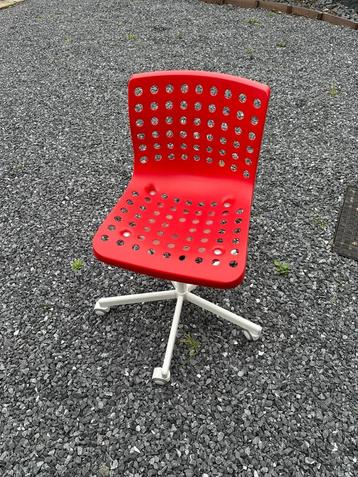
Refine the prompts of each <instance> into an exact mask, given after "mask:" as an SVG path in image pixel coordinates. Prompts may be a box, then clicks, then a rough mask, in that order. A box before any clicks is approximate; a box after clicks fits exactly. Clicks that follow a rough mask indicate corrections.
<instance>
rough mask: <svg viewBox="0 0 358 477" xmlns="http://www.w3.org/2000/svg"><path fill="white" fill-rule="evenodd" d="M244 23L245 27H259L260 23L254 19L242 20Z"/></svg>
mask: <svg viewBox="0 0 358 477" xmlns="http://www.w3.org/2000/svg"><path fill="white" fill-rule="evenodd" d="M244 23H246V24H247V25H253V26H261V22H260V21H259V20H256V18H249V19H248V20H244Z"/></svg>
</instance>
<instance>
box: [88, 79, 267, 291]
mask: <svg viewBox="0 0 358 477" xmlns="http://www.w3.org/2000/svg"><path fill="white" fill-rule="evenodd" d="M269 95H270V90H269V88H268V86H265V85H262V84H260V83H256V82H254V81H250V80H247V79H243V78H239V77H235V76H230V75H225V74H220V73H206V72H200V71H163V72H152V73H143V74H137V75H134V76H132V78H131V79H130V81H129V86H128V100H129V117H130V127H131V134H132V143H133V150H134V173H133V177H132V179H131V181H130V183H129V185H128V187H127V189H126V191H125V192H124V194H123V196H122V197H121V198H120V199H119V201H118V203H117V204H116V205H115V207H114V208H113V210H112V211H111V212H110V214H109V215H108V217H107V218H106V219H105V221H104V222H103V223H102V225H101V226H100V227H99V229H98V231H97V233H96V235H95V237H94V239H93V249H94V254H95V256H96V257H97V258H98V259H99V260H102V261H103V262H106V263H109V264H112V265H116V266H120V267H123V268H127V269H130V270H134V271H136V272H140V273H145V274H148V275H152V276H155V277H160V278H164V279H169V280H175V281H180V282H185V283H193V284H198V285H205V286H211V287H218V288H229V287H234V286H236V285H238V284H239V283H240V282H241V281H242V279H243V278H244V274H245V267H246V256H247V246H248V232H249V221H250V210H251V202H252V195H253V189H254V184H255V175H256V168H257V162H258V157H259V152H260V146H261V140H262V134H263V128H264V122H265V117H266V111H267V105H268V100H269Z"/></svg>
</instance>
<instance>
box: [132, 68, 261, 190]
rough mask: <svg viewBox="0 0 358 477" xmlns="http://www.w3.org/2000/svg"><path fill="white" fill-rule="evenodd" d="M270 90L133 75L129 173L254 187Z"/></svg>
mask: <svg viewBox="0 0 358 477" xmlns="http://www.w3.org/2000/svg"><path fill="white" fill-rule="evenodd" d="M269 95H270V89H269V87H268V86H266V85H263V84H260V83H257V82H255V81H250V80H247V79H244V78H240V77H236V76H231V75H226V74H220V73H207V72H203V71H161V72H150V73H142V74H136V75H133V76H132V77H131V79H130V81H129V85H128V107H129V118H130V127H131V135H132V143H133V150H134V173H143V174H146V173H151V174H152V173H155V174H160V175H171V174H178V173H179V174H183V173H184V174H194V175H202V176H212V177H228V178H230V179H238V180H245V181H247V183H251V184H252V185H254V182H255V175H256V168H257V162H258V158H259V152H260V147H261V140H262V135H263V129H264V123H265V117H266V111H267V106H268V100H269Z"/></svg>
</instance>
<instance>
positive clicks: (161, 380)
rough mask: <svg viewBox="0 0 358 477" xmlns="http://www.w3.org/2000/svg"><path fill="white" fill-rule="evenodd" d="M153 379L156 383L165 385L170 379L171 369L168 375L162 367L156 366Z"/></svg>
mask: <svg viewBox="0 0 358 477" xmlns="http://www.w3.org/2000/svg"><path fill="white" fill-rule="evenodd" d="M152 380H153V381H154V382H155V384H160V385H161V386H163V385H164V384H167V383H169V381H170V371H168V374H167V376H163V373H162V368H154V371H153V376H152Z"/></svg>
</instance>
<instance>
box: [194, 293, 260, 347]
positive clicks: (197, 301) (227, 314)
mask: <svg viewBox="0 0 358 477" xmlns="http://www.w3.org/2000/svg"><path fill="white" fill-rule="evenodd" d="M185 298H186V300H188V301H190V302H191V303H193V304H194V305H198V306H200V308H203V309H204V310H207V311H211V312H212V313H214V314H215V315H217V316H219V317H220V318H223V319H224V320H226V321H230V322H231V323H234V325H237V326H239V327H240V328H242V329H243V333H244V335H245V337H246V338H247V339H249V340H253V341H256V340H258V339H259V338H260V335H261V331H262V328H261V326H259V325H256V324H255V323H252V321H249V320H246V319H245V318H242V317H241V316H239V315H236V314H235V313H232V312H231V311H228V310H225V308H221V306H218V305H215V304H214V303H211V302H210V301H208V300H204V298H201V297H200V296H197V295H194V294H193V293H190V292H189V293H186V295H185Z"/></svg>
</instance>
